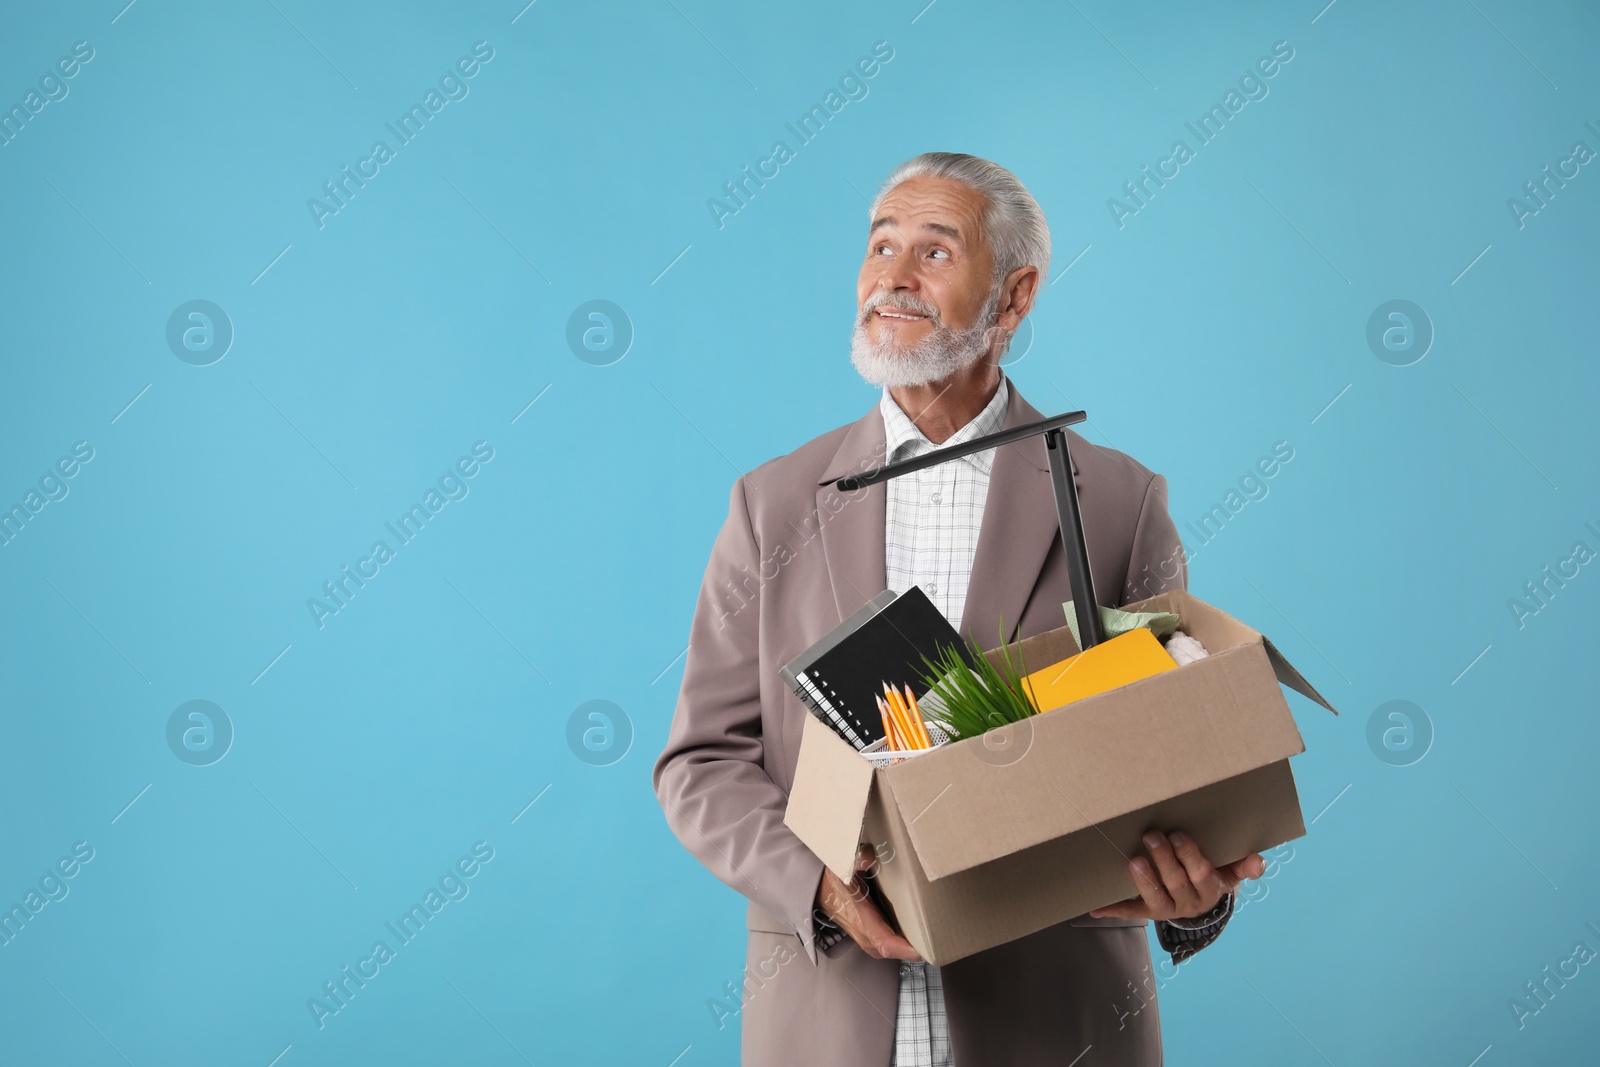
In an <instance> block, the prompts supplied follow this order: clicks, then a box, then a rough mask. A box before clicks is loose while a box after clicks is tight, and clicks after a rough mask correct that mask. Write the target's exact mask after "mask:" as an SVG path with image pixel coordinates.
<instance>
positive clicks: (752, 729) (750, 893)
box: [654, 152, 1265, 1067]
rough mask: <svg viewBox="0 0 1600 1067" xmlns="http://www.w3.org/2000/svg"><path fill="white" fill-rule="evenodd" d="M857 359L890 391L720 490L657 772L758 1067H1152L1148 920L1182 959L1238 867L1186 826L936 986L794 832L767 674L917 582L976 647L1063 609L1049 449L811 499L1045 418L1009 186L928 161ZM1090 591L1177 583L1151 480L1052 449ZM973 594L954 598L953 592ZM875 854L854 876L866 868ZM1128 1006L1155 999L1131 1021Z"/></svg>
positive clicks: (1040, 223) (1173, 536)
mask: <svg viewBox="0 0 1600 1067" xmlns="http://www.w3.org/2000/svg"><path fill="white" fill-rule="evenodd" d="M869 220H870V222H869V230H868V234H867V247H866V255H865V258H864V261H863V263H862V265H861V273H860V276H859V278H858V279H857V283H856V298H857V315H856V323H855V330H854V334H853V337H852V343H851V360H852V362H853V363H854V365H855V367H856V369H857V370H858V371H859V372H860V373H861V375H862V377H863V378H865V379H866V380H867V382H869V383H871V384H874V385H879V386H882V395H881V397H880V399H879V402H878V404H877V406H876V407H875V408H874V410H872V411H871V412H869V413H868V414H867V415H865V416H864V417H862V418H861V419H859V420H857V421H856V422H853V423H850V424H848V425H846V426H842V427H839V428H838V429H835V430H832V431H830V432H828V433H825V434H823V435H822V436H820V437H817V438H815V439H813V440H811V441H809V442H807V443H806V444H804V445H801V446H800V447H799V448H797V449H795V450H794V451H793V452H790V453H789V454H788V455H785V456H780V457H778V458H777V459H773V460H771V461H769V462H767V463H764V464H762V465H761V466H760V467H757V468H756V469H755V470H753V471H751V472H750V473H748V474H746V475H744V476H742V477H740V478H739V479H738V481H737V482H736V483H735V484H734V486H733V491H732V494H731V497H730V503H729V511H728V517H727V520H726V522H725V523H724V524H723V526H722V529H721V531H720V532H719V533H718V535H717V538H716V541H715V543H714V545H713V546H712V549H711V558H710V562H709V564H708V565H707V568H706V574H705V579H704V582H703V583H702V585H701V589H700V596H699V600H698V602H697V604H696V607H695V613H694V621H693V624H692V626H691V630H690V640H689V650H688V656H687V660H686V662H685V667H684V678H683V686H682V689H681V691H680V694H679V697H678V704H677V709H676V712H675V714H674V716H673V720H672V728H671V731H670V734H669V736H668V739H667V745H666V748H665V750H664V751H663V752H662V753H661V756H660V758H659V759H658V760H657V762H656V765H655V772H654V782H655V788H656V794H657V796H658V797H659V798H660V800H661V804H662V807H663V810H664V811H665V813H666V817H667V822H668V824H669V825H670V826H671V828H672V830H673V832H674V833H675V834H677V836H678V838H679V839H680V840H681V841H682V842H683V844H684V845H685V846H686V847H687V848H688V849H689V850H690V851H691V852H692V853H693V854H694V855H695V856H696V857H697V858H698V859H699V860H700V861H701V862H702V863H704V864H705V865H706V866H707V867H708V868H709V869H710V870H711V871H712V873H714V874H715V875H716V876H717V877H718V878H720V879H721V880H722V881H724V882H726V883H727V884H728V885H730V886H732V887H733V888H734V889H736V890H738V891H739V892H740V893H741V894H743V895H744V896H746V897H747V898H748V899H749V906H748V910H747V915H746V926H747V927H748V929H749V947H748V955H747V972H746V981H745V984H744V985H745V1002H744V1005H743V1010H742V1022H743V1035H742V1049H743V1056H744V1062H745V1063H746V1064H751V1065H761V1067H766V1065H774V1067H777V1065H783V1067H791V1065H792V1067H814V1065H827V1067H839V1065H854V1064H861V1065H868V1067H885V1065H893V1067H909V1065H932V1067H948V1065H951V1064H960V1065H961V1067H990V1065H995V1064H1018V1065H1035V1064H1037V1065H1044V1064H1051V1065H1064V1064H1068V1063H1075V1062H1077V1060H1076V1057H1078V1056H1080V1055H1081V1054H1082V1053H1083V1052H1084V1051H1085V1050H1086V1049H1088V1048H1090V1047H1091V1046H1092V1048H1093V1054H1092V1059H1090V1060H1087V1061H1085V1062H1086V1063H1115V1064H1136V1065H1141V1067H1142V1065H1155V1064H1160V1063H1161V1059H1162V1057H1161V1030H1160V1020H1159V1015H1158V1012H1157V1010H1156V1005H1155V1003H1154V984H1153V982H1152V981H1151V975H1150V963H1151V957H1150V946H1149V942H1148V939H1147V937H1146V935H1145V932H1144V927H1145V923H1146V922H1147V921H1150V920H1154V921H1155V925H1156V935H1157V939H1158V941H1159V942H1160V944H1161V947H1162V948H1163V949H1164V950H1166V951H1168V952H1170V953H1171V954H1172V958H1173V960H1174V961H1175V962H1181V961H1182V960H1184V959H1186V958H1187V957H1188V956H1190V955H1192V954H1193V953H1195V952H1197V951H1199V950H1200V949H1201V948H1203V947H1205V946H1206V945H1207V944H1209V943H1210V942H1211V941H1212V940H1213V939H1214V938H1215V937H1216V936H1217V934H1218V933H1219V932H1220V931H1221V929H1222V927H1223V925H1224V924H1225V923H1226V922H1227V919H1228V917H1229V916H1230V915H1231V913H1232V906H1233V900H1234V897H1235V894H1236V889H1237V886H1238V885H1239V882H1240V881H1241V880H1242V879H1244V878H1256V877H1260V875H1261V874H1262V872H1263V871H1264V869H1265V863H1264V861H1263V859H1262V857H1261V856H1260V855H1259V854H1252V855H1250V856H1247V857H1245V858H1244V859H1241V860H1239V861H1237V862H1235V863H1232V864H1229V865H1227V866H1224V867H1220V868H1219V867H1213V865H1212V864H1211V863H1210V862H1209V861H1208V860H1207V859H1206V857H1205V856H1204V855H1202V854H1201V852H1200V850H1199V848H1198V847H1197V846H1196V845H1195V843H1194V842H1193V840H1192V839H1190V838H1187V837H1185V836H1183V834H1182V833H1181V832H1179V831H1178V830H1172V831H1171V832H1169V833H1165V834H1163V833H1161V832H1159V831H1152V832H1151V833H1150V834H1148V835H1147V836H1146V838H1145V845H1146V850H1147V854H1144V855H1139V856H1135V857H1133V858H1132V859H1130V861H1129V869H1130V872H1131V873H1132V875H1133V878H1134V882H1135V884H1136V885H1138V886H1139V889H1140V896H1139V897H1135V898H1132V899H1130V900H1127V901H1123V902H1120V903H1117V904H1113V905H1110V906H1107V907H1104V908H1096V909H1094V910H1093V911H1090V912H1087V913H1085V914H1083V915H1079V916H1077V917H1075V918H1072V919H1069V920H1067V921H1066V922H1063V923H1059V924H1057V925H1055V926H1052V927H1048V928H1046V929H1044V930H1041V931H1039V932H1038V933H1035V934H1031V935H1029V936H1027V937H1024V938H1020V939H1018V940H1015V941H1012V942H1010V943H1008V944H1005V945H1001V946H999V947H997V948H992V949H989V950H987V951H984V952H979V953H977V954H975V955H972V956H968V957H966V958H965V959H961V960H958V961H956V962H954V963H951V964H948V965H946V966H944V967H934V966H932V965H931V964H928V963H926V962H924V961H922V960H921V959H920V958H919V957H918V955H917V952H916V950H915V949H914V948H913V947H912V946H911V945H910V943H909V942H907V941H906V940H905V939H904V938H903V937H902V936H901V935H900V933H899V932H898V931H896V930H895V929H894V928H893V926H891V925H890V923H889V922H888V921H887V920H886V918H885V917H884V915H883V914H882V913H881V912H880V911H879V910H878V908H877V907H876V906H875V905H874V904H873V903H872V899H871V898H870V897H869V896H868V894H867V893H866V892H865V889H864V884H863V882H862V880H861V877H860V876H859V875H858V877H857V879H856V880H855V881H854V882H852V883H850V884H846V883H844V882H842V881H841V880H840V879H839V878H837V877H836V876H835V875H834V874H833V873H832V872H830V871H828V870H827V869H826V868H825V867H824V866H823V864H822V861H821V860H820V859H818V858H817V856H816V855H815V854H813V853H812V852H811V850H810V849H809V848H807V847H806V845H804V844H803V843H802V842H801V841H800V840H799V839H798V838H797V837H795V836H794V834H793V833H792V832H791V831H790V830H789V829H788V828H787V827H786V826H784V823H783V813H784V808H785V805H786V802H787V798H788V794H789V789H790V787H791V785H792V783H793V780H794V771H795V763H796V760H797V758H798V754H799V743H800V734H801V726H802V723H803V721H804V717H805V715H806V714H808V713H807V711H806V709H805V707H804V705H802V704H801V703H800V701H799V700H798V699H797V698H796V697H795V696H794V695H793V694H792V693H791V692H790V691H789V690H788V689H787V688H786V687H785V686H784V684H783V683H782V681H781V680H780V679H779V676H778V668H779V667H780V666H781V665H782V664H784V663H786V662H788V661H789V660H790V659H792V658H793V657H794V656H796V655H798V654H799V653H800V652H801V651H803V650H804V649H806V648H807V647H808V646H810V645H811V644H812V643H813V642H815V641H816V640H817V639H818V638H820V637H821V636H822V635H823V634H825V633H827V632H828V631H829V630H830V629H832V628H833V627H834V626H836V625H837V624H838V623H839V622H840V620H842V619H843V618H844V617H845V616H847V615H849V614H850V613H851V612H853V611H855V610H856V609H857V608H859V607H860V606H861V605H862V604H864V603H865V602H866V601H867V600H868V599H869V598H871V597H872V596H874V595H875V594H877V593H879V592H881V591H882V590H883V589H885V588H887V589H891V590H894V591H896V592H900V591H902V590H905V589H908V588H910V587H911V586H912V585H920V586H921V587H922V589H923V591H924V592H925V593H927V595H928V597H929V599H931V600H932V601H933V603H934V604H935V605H936V606H937V607H938V608H939V609H940V610H941V611H942V612H943V613H944V615H945V616H946V617H947V618H948V619H949V620H950V621H951V623H952V624H953V625H956V628H957V629H958V630H959V631H960V632H961V633H962V634H963V635H964V636H967V637H969V638H971V639H972V640H974V641H977V642H978V643H979V644H980V645H983V646H987V645H988V644H990V643H991V642H992V641H993V639H994V637H995V635H996V634H997V633H998V631H999V627H1000V625H1001V620H1002V619H1003V620H1005V622H1006V624H1007V625H1008V628H1009V630H1010V633H1009V634H1008V640H1020V639H1022V638H1025V637H1030V636H1032V635H1034V634H1036V633H1040V632H1043V631H1045V630H1049V629H1054V628H1055V627H1058V626H1060V625H1062V623H1063V622H1064V621H1065V620H1064V618H1063V613H1062V608H1061V604H1062V602H1063V601H1065V600H1067V599H1070V598H1071V596H1072V592H1071V590H1070V588H1069V582H1068V579H1067V572H1066V563H1065V559H1064V553H1063V551H1062V548H1061V543H1060V539H1059V537H1058V536H1057V522H1056V514H1055V506H1054V497H1053V494H1052V491H1051V486H1050V475H1049V470H1048V465H1047V461H1046V458H1045V451H1044V443H1043V439H1042V438H1040V437H1032V438H1029V439H1027V440H1025V441H1021V442H1017V443H1015V444H1011V445H1007V446H1005V447H1003V448H998V449H989V450H986V451H984V452H980V453H977V454H974V455H972V456H970V457H966V458H963V459H958V460H951V461H947V462H945V463H941V464H939V465H937V466H935V467H932V468H929V469H927V470H924V471H922V472H919V473H917V474H913V475H906V476H904V477H901V478H897V479H893V480H891V481H888V482H883V483H878V484H876V485H873V486H869V487H867V488H865V489H861V490H857V491H855V492H854V493H850V494H840V493H838V492H836V491H835V490H834V489H832V488H831V487H824V488H822V489H818V483H819V481H821V480H822V479H823V478H824V477H826V476H828V475H830V474H838V473H842V472H846V471H858V470H865V469H868V468H871V467H876V466H879V465H881V464H883V463H886V462H892V461H894V460H897V459H902V458H905V457H907V456H914V455H918V454H920V453H922V452H925V451H928V450H930V449H932V448H935V447H937V446H939V445H946V444H957V443H960V442H963V441H968V440H971V439H973V438H975V437H978V436H981V435H983V434H986V433H992V432H994V431H996V430H999V429H1003V428H1006V427H1010V426H1016V425H1021V424H1023V423H1027V422H1032V421H1035V420H1037V419H1040V418H1043V417H1044V416H1043V414H1042V413H1041V412H1039V411H1038V410H1036V409H1035V408H1034V407H1033V406H1032V405H1031V404H1029V403H1028V402H1027V401H1026V400H1024V399H1023V398H1022V395H1021V393H1020V392H1018V391H1017V389H1016V387H1015V385H1014V384H1013V383H1011V382H1010V381H1009V380H1008V379H1007V377H1006V376H1005V374H1004V373H1003V372H1002V371H1001V369H1000V367H999V361H1000V358H1001V357H1002V356H1003V355H1004V353H1005V350H1006V346H1007V344H1008V343H1009V341H1010V338H1011V335H1012V334H1013V333H1014V332H1015V330H1016V329H1017V326H1018V325H1019V324H1020V323H1021V322H1022V320H1023V318H1024V317H1025V316H1026V315H1027V314H1028V311H1029V310H1030V309H1031V308H1032V306H1033V302H1034V299H1035V297H1036V296H1037V295H1038V291H1039V285H1040V283H1041V281H1042V280H1043V279H1044V278H1045V277H1047V276H1048V271H1049V264H1050V235H1049V230H1048V228H1047V226H1046V225H1045V219H1044V214H1043V212H1042V211H1041V210H1040V208H1039V205H1038V203H1037V202H1036V201H1035V200H1034V198H1033V197H1032V196H1031V195H1030V194H1029V193H1028V191H1027V190H1026V189H1025V188H1024V187H1023V185H1022V183H1021V182H1019V181H1018V180H1017V179H1016V177H1015V176H1014V175H1013V174H1011V172H1009V171H1007V170H1006V169H1004V168H1003V167H1000V166H998V165H997V164H994V163H991V162H989V161H987V160H983V159H978V158H976V157H973V156H967V155H958V154H953V153H944V152H933V153H927V154H925V155H921V156H918V157H916V158H915V159H912V160H909V161H908V162H906V163H904V164H902V165H901V166H899V167H898V168H896V169H895V171H894V172H893V173H892V174H890V176H889V178H888V179H887V180H886V181H885V182H884V184H883V186H882V188H881V189H880V191H879V193H878V196H877V199H876V200H875V201H874V203H873V204H872V208H871V211H870V214H869ZM1067 433H1068V434H1069V436H1070V438H1071V442H1070V443H1071V451H1072V456H1073V460H1074V462H1073V476H1074V479H1075V481H1076V483H1077V487H1078V493H1079V497H1080V499H1081V501H1082V505H1083V512H1084V521H1085V526H1086V539H1087V541H1088V547H1089V553H1090V566H1091V569H1092V570H1093V573H1094V578H1095V587H1096V588H1097V589H1100V590H1112V589H1115V590H1119V591H1120V592H1121V596H1119V597H1117V598H1115V603H1117V604H1123V603H1128V602H1130V601H1133V600H1140V599H1143V598H1145V597H1148V596H1153V595H1154V594H1156V593H1158V592H1161V591H1162V590H1163V589H1166V588H1173V587H1185V586H1186V585H1187V567H1186V565H1185V562H1184V557H1183V549H1182V545H1181V543H1180V541H1179V539H1178V533H1177V529H1176V528H1175V527H1174V525H1173V522H1172V519H1171V517H1170V516H1169V515H1168V513H1167V492H1166V481H1165V479H1164V478H1163V477H1162V476H1161V475H1159V474H1153V473H1152V472H1151V471H1150V470H1148V469H1147V468H1145V467H1144V466H1143V465H1141V464H1140V463H1139V462H1138V461H1137V460H1135V459H1133V458H1131V457H1129V456H1127V455H1125V454H1124V453H1122V452H1118V451H1116V450H1114V449H1110V448H1102V447H1099V446H1096V445H1093V444H1090V443H1089V442H1088V441H1085V440H1084V439H1083V438H1082V437H1080V436H1079V435H1077V434H1076V433H1073V432H1072V431H1071V430H1068V431H1067ZM969 594H970V595H969ZM872 862H873V857H872V855H871V852H870V849H868V848H863V851H862V855H861V857H860V862H859V864H858V866H859V867H860V869H861V870H862V871H868V870H870V869H871V864H872ZM1130 991H1133V992H1138V993H1140V994H1141V996H1140V1002H1141V1003H1144V1002H1145V1001H1146V1000H1148V1004H1147V1006H1146V1007H1144V1008H1143V1009H1142V1010H1140V1011H1138V1012H1137V1013H1135V1012H1134V1011H1133V1010H1132V1007H1131V1004H1132V998H1131V997H1130V996H1129V994H1130Z"/></svg>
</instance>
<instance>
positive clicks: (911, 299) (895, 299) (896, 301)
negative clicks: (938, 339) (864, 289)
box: [860, 292, 941, 326]
mask: <svg viewBox="0 0 1600 1067" xmlns="http://www.w3.org/2000/svg"><path fill="white" fill-rule="evenodd" d="M885 305H888V306H889V307H894V308H900V309H902V310H904V311H914V312H916V313H917V314H918V315H926V316H928V321H929V322H931V323H932V324H933V325H934V326H939V325H941V323H940V322H939V309H938V308H936V307H934V306H933V305H932V304H930V303H928V302H927V301H925V300H923V299H921V298H920V297H915V296H912V295H911V294H910V293H900V294H898V295H896V294H894V293H884V292H878V293H874V294H873V295H872V296H870V297H868V298H867V302H866V303H865V304H863V305H862V306H861V318H860V321H861V322H863V323H865V322H866V321H867V316H868V315H871V314H872V313H873V312H874V311H876V310H878V309H879V308H881V307H883V306H885Z"/></svg>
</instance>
